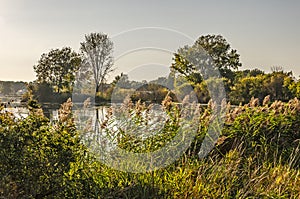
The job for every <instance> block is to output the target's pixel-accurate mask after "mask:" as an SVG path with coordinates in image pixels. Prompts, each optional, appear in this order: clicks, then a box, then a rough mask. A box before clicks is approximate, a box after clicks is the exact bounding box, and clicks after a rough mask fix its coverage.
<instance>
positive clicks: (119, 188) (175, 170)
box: [0, 97, 300, 198]
mask: <svg viewBox="0 0 300 199" xmlns="http://www.w3.org/2000/svg"><path fill="white" fill-rule="evenodd" d="M184 103H186V102H184ZM258 104H259V100H258V99H252V100H251V102H250V103H249V104H246V105H244V106H239V107H236V108H230V105H229V104H227V105H225V107H223V109H224V110H226V111H227V115H226V122H225V126H224V129H223V131H222V132H221V137H220V138H219V139H218V140H217V142H216V147H215V148H214V149H213V150H212V151H211V152H210V154H209V155H208V156H207V157H206V158H204V159H199V158H198V156H197V153H198V152H199V147H201V143H202V141H203V138H204V136H205V135H206V133H207V127H208V124H209V123H210V121H211V119H212V117H213V115H212V110H213V109H214V108H215V104H214V103H212V102H210V103H209V106H208V107H205V106H200V107H199V106H197V107H198V108H197V109H196V110H195V109H193V111H196V112H197V113H198V114H195V115H194V116H195V117H196V118H195V119H197V122H198V123H197V125H198V134H197V136H196V138H195V140H194V142H193V143H192V145H191V147H190V148H189V149H188V150H187V151H186V153H185V154H183V155H182V157H180V158H179V159H178V160H177V161H175V162H174V163H172V164H171V165H169V166H168V167H166V168H161V169H158V170H156V171H153V172H147V173H141V174H135V173H127V172H122V171H117V170H113V169H111V168H109V167H108V166H106V165H103V164H102V163H101V162H99V161H98V160H97V159H96V158H95V156H93V153H90V151H89V150H88V149H87V148H86V146H84V145H83V144H82V143H81V139H82V138H80V137H81V136H82V135H81V136H80V134H79V133H78V131H77V130H76V128H75V125H74V123H73V119H72V118H73V117H72V114H71V106H72V102H71V101H70V100H68V101H67V102H66V103H64V104H63V105H62V106H61V109H60V111H59V120H58V121H57V122H56V123H49V120H48V119H46V118H45V117H44V116H43V114H42V112H41V111H40V106H39V105H38V104H37V103H36V102H35V101H31V102H30V115H29V116H28V117H26V118H23V119H16V118H15V117H14V116H13V115H12V114H10V113H7V112H6V113H5V112H2V109H1V108H0V147H1V149H2V150H1V152H0V177H1V179H2V180H1V182H0V197H4V198H299V193H300V189H299V186H298V185H299V183H300V177H299V176H300V170H299V163H300V157H299V153H298V152H299V140H300V132H299V129H300V128H299V123H300V117H299V115H300V114H299V113H300V102H299V101H298V100H297V99H294V100H291V101H289V102H288V103H284V102H280V101H277V102H274V103H271V102H270V98H269V97H268V98H265V99H264V101H263V104H262V105H261V106H259V105H258ZM162 105H163V108H164V110H165V112H166V114H167V117H168V118H169V120H167V121H166V123H165V124H164V125H163V127H164V128H163V130H162V131H161V132H160V133H159V134H156V136H153V135H152V136H149V137H144V138H145V139H140V138H141V136H142V135H141V136H140V135H137V134H134V133H133V131H130V130H134V128H135V127H139V128H143V127H145V126H146V127H151V126H149V125H148V123H147V122H149V121H151V118H149V117H148V116H149V115H151V114H150V112H149V110H150V108H151V106H150V107H149V106H147V105H145V104H143V103H141V102H138V103H137V104H133V103H132V102H131V101H130V100H129V99H128V101H126V103H125V104H124V105H123V106H124V107H123V113H125V115H123V117H122V115H119V117H118V118H119V119H120V118H123V122H126V123H127V124H128V122H131V124H132V127H133V128H132V129H130V128H129V129H122V131H121V129H120V128H119V129H117V130H116V132H114V133H117V134H114V135H115V136H117V135H121V136H119V139H116V141H117V144H118V145H119V146H120V147H122V148H123V149H126V150H129V151H134V152H147V151H155V150H157V149H159V148H160V147H162V146H164V145H165V144H166V143H167V142H168V141H169V140H170V139H172V138H173V137H174V135H176V133H177V131H178V128H180V120H181V119H180V118H182V117H184V112H182V110H181V109H180V106H179V105H178V104H176V103H174V102H172V101H171V99H170V98H169V97H166V99H165V100H164V101H163V104H162ZM118 110H119V109H118ZM124 110H125V112H124ZM126 111H127V112H126ZM126 114H127V115H126ZM114 117H115V116H114V115H113V112H112V110H108V111H107V115H106V117H105V118H106V119H105V120H103V121H102V123H101V129H102V131H103V132H107V133H109V132H112V130H113V129H112V128H111V126H112V125H113V123H112V122H111V121H113V120H114ZM193 121H194V120H193ZM194 122H195V121H194ZM147 125H148V126H147ZM121 126H122V125H120V126H119V127H121ZM144 136H145V135H144ZM117 137H118V136H117ZM142 137H143V136H142Z"/></svg>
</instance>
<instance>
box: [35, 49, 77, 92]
mask: <svg viewBox="0 0 300 199" xmlns="http://www.w3.org/2000/svg"><path fill="white" fill-rule="evenodd" d="M80 65H81V55H80V54H78V53H76V52H75V51H73V50H72V49H71V48H70V47H64V48H62V49H54V50H51V51H50V52H48V53H44V54H42V56H41V58H40V60H39V61H38V64H37V65H35V66H34V67H33V68H34V71H35V72H36V76H37V82H38V83H47V84H50V85H51V86H52V87H53V88H54V90H55V91H56V92H58V93H59V92H61V91H62V90H63V89H65V90H67V91H68V92H71V91H72V86H73V83H74V80H75V74H76V72H77V70H78V69H79V67H80Z"/></svg>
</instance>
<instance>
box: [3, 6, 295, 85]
mask: <svg viewBox="0 0 300 199" xmlns="http://www.w3.org/2000/svg"><path fill="white" fill-rule="evenodd" d="M299 9H300V1H298V0H285V1H283V0H236V1H233V0H226V1H224V0H219V1H217V0H206V1H204V0H194V1H183V0H180V1H177V0H148V1H144V0H119V1H116V0H111V1H103V0H90V1H78V0H51V1H43V0H6V1H5V0H0V71H1V72H0V80H14V81H17V80H22V81H32V80H34V79H35V74H34V72H33V65H35V64H36V63H37V61H38V59H39V58H40V56H41V54H42V53H45V52H49V50H51V49H54V48H61V47H64V46H70V47H72V48H73V49H74V50H75V51H77V52H78V51H79V46H80V42H82V41H83V40H84V35H85V34H88V33H90V32H104V33H107V34H108V35H110V36H111V37H112V40H113V42H114V43H115V57H116V67H117V68H118V69H117V70H116V74H117V73H119V72H125V73H129V74H132V76H135V77H136V78H137V79H143V78H147V77H149V78H152V79H153V78H155V77H159V76H163V75H165V74H166V73H167V67H168V66H169V64H170V63H171V58H172V53H173V52H174V51H175V50H176V49H178V48H179V47H181V46H183V45H186V44H189V45H190V44H192V43H193V42H194V41H195V40H196V39H197V38H198V37H199V36H201V35H205V34H221V35H223V36H224V37H225V38H226V39H227V41H228V42H229V43H230V44H231V46H232V47H233V48H235V49H237V50H238V53H239V54H240V55H241V61H242V63H243V68H244V69H245V68H260V69H263V70H266V71H270V68H271V67H272V66H282V67H283V68H284V69H285V70H286V71H291V70H292V71H293V72H294V76H296V77H298V76H299V75H300V66H299V63H300V55H299V49H298V46H299V44H300V12H299ZM143 27H144V28H143ZM130 30H131V31H130ZM150 76H151V77H150Z"/></svg>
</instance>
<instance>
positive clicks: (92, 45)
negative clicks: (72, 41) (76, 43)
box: [80, 33, 113, 93]
mask: <svg viewBox="0 0 300 199" xmlns="http://www.w3.org/2000/svg"><path fill="white" fill-rule="evenodd" d="M80 49H81V52H82V53H83V55H84V59H83V61H84V63H83V68H82V73H90V74H92V75H93V77H94V82H95V87H96V93H98V92H99V91H100V89H101V86H103V84H104V83H105V82H106V80H107V76H108V74H109V73H110V72H112V71H113V56H112V53H113V42H112V41H111V40H110V38H109V37H108V35H107V34H104V33H90V34H88V35H85V41H84V42H82V43H81V47H80Z"/></svg>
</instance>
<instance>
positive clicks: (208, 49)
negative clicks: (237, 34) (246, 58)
mask: <svg viewBox="0 0 300 199" xmlns="http://www.w3.org/2000/svg"><path fill="white" fill-rule="evenodd" d="M239 57H240V55H239V54H238V53H237V50H235V49H232V48H231V46H230V44H229V43H228V42H227V41H226V39H225V38H224V37H223V36H221V35H205V36H201V37H199V38H198V39H197V40H196V42H195V43H194V44H193V46H184V47H183V48H180V49H179V50H178V51H177V53H175V58H174V61H175V62H174V63H173V64H172V66H171V68H172V69H175V70H176V71H177V72H179V73H180V74H182V75H184V76H185V77H187V79H188V80H189V81H191V82H193V83H200V82H201V81H202V80H203V79H202V78H203V75H205V73H206V72H208V71H210V72H211V71H212V68H211V67H213V68H214V69H218V70H219V72H220V75H221V76H222V77H225V78H228V79H230V80H233V79H234V73H233V71H232V70H237V69H238V68H239V67H240V66H241V65H242V64H241V63H240V59H239ZM195 63H197V64H198V65H197V66H196V64H195Z"/></svg>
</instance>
